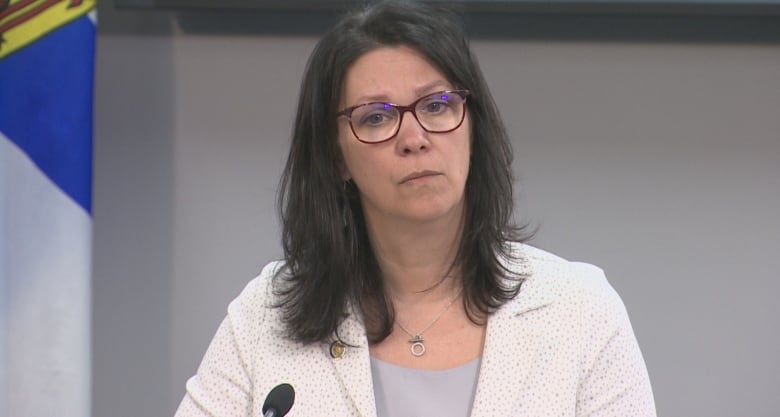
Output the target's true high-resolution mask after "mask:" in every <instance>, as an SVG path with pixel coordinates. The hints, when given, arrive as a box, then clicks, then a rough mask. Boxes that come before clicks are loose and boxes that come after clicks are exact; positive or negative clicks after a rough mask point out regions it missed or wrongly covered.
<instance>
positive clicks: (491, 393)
mask: <svg viewBox="0 0 780 417" xmlns="http://www.w3.org/2000/svg"><path fill="white" fill-rule="evenodd" d="M518 267H519V268H520V269H521V270H524V272H525V273H527V275H526V277H527V278H526V279H525V281H524V282H523V284H522V286H521V287H520V288H521V289H520V292H519V293H518V295H517V297H516V298H515V300H513V301H511V302H509V303H507V304H506V305H504V306H503V307H502V308H500V309H499V310H498V311H496V312H495V313H493V314H492V315H491V316H490V317H489V318H488V323H487V330H486V336H485V347H484V349H483V352H482V364H481V367H480V371H479V378H478V381H477V392H476V394H475V397H474V405H473V406H472V410H471V417H508V416H526V415H525V414H524V413H523V411H522V410H523V404H519V403H518V399H521V398H522V390H523V387H524V385H525V384H524V381H525V380H526V379H527V377H528V372H529V370H530V369H531V368H532V367H533V365H534V362H535V361H536V360H537V358H538V356H539V354H540V353H541V350H540V349H542V348H543V346H544V343H543V337H542V332H543V331H544V329H541V328H539V327H538V326H534V325H530V324H529V323H528V322H527V321H526V318H531V317H530V315H531V314H533V313H532V312H533V311H535V310H538V309H541V308H544V307H545V306H547V305H549V304H551V303H553V301H554V299H555V294H554V293H552V292H551V291H550V290H549V287H546V286H544V285H541V284H542V282H540V280H539V279H538V278H539V277H538V276H536V275H535V274H534V273H533V272H532V271H530V269H529V268H530V265H528V264H525V265H519V266H518ZM528 417H533V416H528Z"/></svg>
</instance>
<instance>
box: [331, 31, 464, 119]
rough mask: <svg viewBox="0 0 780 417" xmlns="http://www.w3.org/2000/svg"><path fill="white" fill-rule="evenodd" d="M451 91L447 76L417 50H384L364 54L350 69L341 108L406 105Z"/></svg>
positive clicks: (345, 79)
mask: <svg viewBox="0 0 780 417" xmlns="http://www.w3.org/2000/svg"><path fill="white" fill-rule="evenodd" d="M450 87H452V86H451V84H450V83H449V82H448V81H447V78H446V77H445V76H444V74H442V73H441V72H440V71H439V70H438V69H437V68H436V67H435V66H434V65H433V64H431V62H430V61H429V60H428V59H427V58H426V57H425V56H424V55H423V54H422V53H420V52H419V51H417V50H416V49H413V48H410V47H408V46H384V47H381V48H377V49H374V50H371V51H369V52H367V53H365V54H363V55H362V56H360V57H359V58H358V59H357V60H355V62H354V63H353V64H352V65H351V66H350V67H349V69H348V70H347V73H346V75H345V77H344V84H343V87H342V94H341V104H343V105H352V104H358V103H363V102H367V101H391V102H397V103H406V102H408V101H412V100H414V99H416V98H417V97H419V96H421V95H424V94H425V93H430V92H434V91H438V90H442V89H447V88H450Z"/></svg>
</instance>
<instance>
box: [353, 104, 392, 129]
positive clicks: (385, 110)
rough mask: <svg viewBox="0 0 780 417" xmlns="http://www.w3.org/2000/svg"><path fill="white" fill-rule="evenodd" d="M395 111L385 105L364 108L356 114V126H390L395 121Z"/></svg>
mask: <svg viewBox="0 0 780 417" xmlns="http://www.w3.org/2000/svg"><path fill="white" fill-rule="evenodd" d="M394 110H395V109H394V108H393V107H392V106H390V105H387V104H380V105H378V106H366V107H365V108H362V109H361V111H359V112H356V113H355V114H354V116H357V117H356V119H357V124H358V126H360V127H366V128H370V127H381V126H385V125H387V124H391V123H393V122H394V119H395V111H394Z"/></svg>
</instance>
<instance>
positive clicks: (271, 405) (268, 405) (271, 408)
mask: <svg viewBox="0 0 780 417" xmlns="http://www.w3.org/2000/svg"><path fill="white" fill-rule="evenodd" d="M293 401H295V390H294V389H293V387H292V385H290V384H279V385H277V386H275V387H274V389H272V390H271V392H269V393H268V396H267V397H265V402H264V403H263V417H284V415H285V414H287V412H288V411H290V408H292V405H293Z"/></svg>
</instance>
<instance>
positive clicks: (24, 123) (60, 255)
mask: <svg viewBox="0 0 780 417" xmlns="http://www.w3.org/2000/svg"><path fill="white" fill-rule="evenodd" d="M94 9H95V0H92V1H87V0H0V416H13V417H38V416H58V417H61V416H66V417H87V416H89V414H90V402H91V398H90V391H91V384H90V374H91V366H90V356H91V355H90V344H91V325H90V323H91V318H90V315H91V308H90V306H91V285H90V284H91V280H90V270H91V257H92V256H91V253H92V250H91V245H92V238H91V233H92V212H91V199H92V191H91V187H92V86H93V72H94V54H95V32H96V31H95V11H94Z"/></svg>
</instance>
